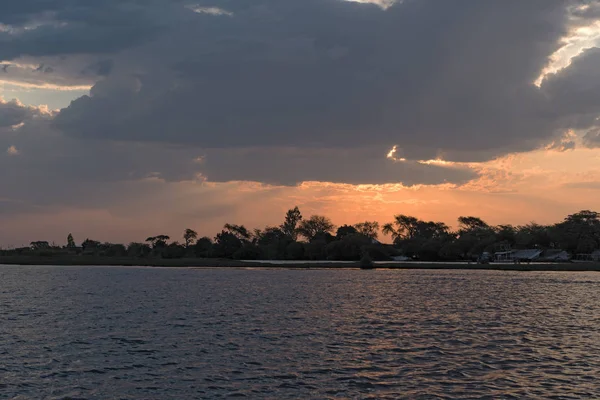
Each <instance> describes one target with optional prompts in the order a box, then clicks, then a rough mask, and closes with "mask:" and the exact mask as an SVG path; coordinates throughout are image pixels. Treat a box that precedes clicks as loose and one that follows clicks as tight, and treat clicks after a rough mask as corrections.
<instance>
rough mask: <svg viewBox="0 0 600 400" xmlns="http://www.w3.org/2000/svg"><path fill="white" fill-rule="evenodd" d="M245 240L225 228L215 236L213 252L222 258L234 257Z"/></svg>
mask: <svg viewBox="0 0 600 400" xmlns="http://www.w3.org/2000/svg"><path fill="white" fill-rule="evenodd" d="M243 244H244V242H243V241H242V240H241V239H240V238H238V237H237V236H236V235H235V234H233V233H232V232H230V231H226V230H223V231H221V233H218V234H217V236H215V243H214V245H213V254H214V255H215V256H216V257H220V258H232V257H233V255H234V254H235V252H236V251H238V250H239V249H240V248H241V247H242V246H243Z"/></svg>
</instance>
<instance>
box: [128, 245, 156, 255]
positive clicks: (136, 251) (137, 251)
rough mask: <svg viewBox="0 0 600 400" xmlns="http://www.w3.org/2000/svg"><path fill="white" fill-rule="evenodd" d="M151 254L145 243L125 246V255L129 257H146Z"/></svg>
mask: <svg viewBox="0 0 600 400" xmlns="http://www.w3.org/2000/svg"><path fill="white" fill-rule="evenodd" d="M151 252H152V249H151V248H150V246H148V245H147V244H145V243H135V242H132V243H129V245H128V246H127V255H128V256H129V257H147V256H148V255H150V253H151Z"/></svg>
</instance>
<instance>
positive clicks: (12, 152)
mask: <svg viewBox="0 0 600 400" xmlns="http://www.w3.org/2000/svg"><path fill="white" fill-rule="evenodd" d="M6 154H8V155H9V156H18V155H19V154H21V152H20V151H19V150H18V149H17V148H16V147H15V146H9V147H8V149H7V150H6Z"/></svg>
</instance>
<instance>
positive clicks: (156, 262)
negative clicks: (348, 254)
mask: <svg viewBox="0 0 600 400" xmlns="http://www.w3.org/2000/svg"><path fill="white" fill-rule="evenodd" d="M359 264H360V263H359V262H358V261H356V262H343V261H310V262H307V261H271V260H269V261H238V260H229V259H212V258H181V259H161V258H135V257H86V256H72V257H65V256H61V257H42V256H3V257H0V265H55V266H76V265H81V266H136V267H196V268H228V267H229V268H274V269H275V268H290V269H323V268H356V269H358V268H360V266H359ZM374 268H375V269H453V270H457V269H472V270H499V271H600V263H530V264H526V263H522V264H502V263H490V264H476V263H467V262H414V261H406V262H377V263H375V265H374Z"/></svg>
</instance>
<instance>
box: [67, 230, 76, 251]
mask: <svg viewBox="0 0 600 400" xmlns="http://www.w3.org/2000/svg"><path fill="white" fill-rule="evenodd" d="M75 247H77V245H76V244H75V240H74V239H73V235H72V234H70V233H69V236H67V248H68V249H74V248H75Z"/></svg>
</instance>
